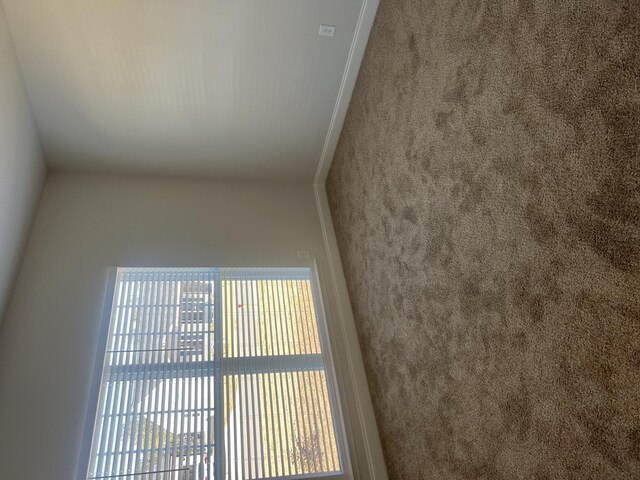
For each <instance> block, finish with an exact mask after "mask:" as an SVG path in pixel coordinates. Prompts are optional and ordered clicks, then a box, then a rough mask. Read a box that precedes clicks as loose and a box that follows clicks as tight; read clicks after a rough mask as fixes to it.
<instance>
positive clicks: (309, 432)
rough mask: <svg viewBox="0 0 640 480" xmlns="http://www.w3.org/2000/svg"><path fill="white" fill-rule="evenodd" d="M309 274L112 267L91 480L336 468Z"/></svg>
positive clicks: (234, 478) (309, 472)
mask: <svg viewBox="0 0 640 480" xmlns="http://www.w3.org/2000/svg"><path fill="white" fill-rule="evenodd" d="M315 296H316V289H315V287H314V282H313V279H312V275H311V270H310V269H309V268H287V269H280V268H268V269H217V268H208V269H193V268H192V269H131V268H123V269H118V273H117V278H116V286H115V292H114V299H113V306H112V312H111V318H110V324H109V331H108V337H107V343H106V351H105V358H104V365H103V369H102V378H101V383H100V395H99V400H98V409H97V415H96V419H95V426H94V430H93V439H92V444H91V456H90V458H89V468H88V472H87V478H88V479H106V478H137V479H138V478H139V479H154V480H160V479H171V480H187V479H188V480H196V479H197V480H202V479H229V480H240V479H262V478H274V477H277V478H313V477H317V476H326V475H328V474H337V473H340V472H342V468H343V467H342V450H343V448H344V447H343V445H342V442H341V438H342V437H341V435H340V433H341V431H340V430H338V425H339V423H338V422H337V418H336V415H335V412H336V408H335V401H336V400H335V392H334V391H333V389H332V385H333V384H332V383H331V381H330V378H331V377H330V370H328V369H327V365H326V363H325V358H326V357H325V355H326V349H325V348H324V346H325V345H326V334H325V330H324V328H321V327H320V325H322V323H320V322H319V315H318V311H317V308H316V302H317V299H316V298H315Z"/></svg>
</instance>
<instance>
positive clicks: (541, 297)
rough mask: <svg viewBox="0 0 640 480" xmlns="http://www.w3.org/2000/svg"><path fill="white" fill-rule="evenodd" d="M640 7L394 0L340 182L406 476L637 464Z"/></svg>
mask: <svg viewBox="0 0 640 480" xmlns="http://www.w3.org/2000/svg"><path fill="white" fill-rule="evenodd" d="M639 12H640V2H634V1H606V0H600V1H595V0H563V1H551V0H544V1H534V0H528V1H517V0H512V1H507V0H502V1H498V0H497V1H471V0H461V1H454V0H434V1H418V0H393V1H391V0H382V2H381V5H380V9H379V13H378V17H377V20H376V23H375V26H374V29H373V32H372V35H371V40H370V42H369V47H368V50H367V53H366V56H365V59H364V63H363V67H362V71H361V73H360V77H359V80H358V84H357V86H356V90H355V93H354V96H353V100H352V104H351V108H350V111H349V114H348V117H347V121H346V124H345V127H344V131H343V133H342V138H341V140H340V144H339V147H338V151H337V153H336V156H335V160H334V164H333V167H332V170H331V173H330V177H329V181H328V185H327V188H328V193H329V197H330V203H331V208H332V213H333V218H334V222H335V226H336V230H337V233H338V242H339V245H340V250H341V255H342V262H343V264H344V267H345V271H346V276H347V283H348V286H349V290H350V294H351V299H352V303H353V308H354V313H355V317H356V323H357V328H358V332H359V336H360V342H361V346H362V349H363V353H364V358H365V364H366V368H367V375H368V381H369V385H370V389H371V394H372V397H373V402H374V407H375V411H376V415H377V419H378V424H379V428H380V434H381V437H382V442H383V446H384V450H385V455H386V461H387V464H388V467H389V472H390V475H391V478H394V479H413V478H425V479H434V480H453V479H492V480H493V479H538V480H542V479H580V480H582V479H602V480H614V479H638V478H640V14H639Z"/></svg>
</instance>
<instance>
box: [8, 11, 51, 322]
mask: <svg viewBox="0 0 640 480" xmlns="http://www.w3.org/2000/svg"><path fill="white" fill-rule="evenodd" d="M44 177H45V166H44V161H43V160H42V157H41V154H40V145H39V142H38V137H37V135H36V130H35V126H34V123H33V120H32V117H31V109H30V107H29V103H28V101H27V97H26V95H25V92H24V87H23V84H22V77H21V75H20V70H19V68H18V64H17V61H16V57H15V54H14V50H13V43H12V40H11V35H10V33H9V29H8V27H7V23H6V20H5V16H4V11H3V9H2V5H0V328H1V327H2V319H3V317H4V312H5V309H6V305H7V301H8V299H9V295H10V293H11V290H12V288H13V283H14V279H15V276H16V272H17V269H18V265H19V263H20V259H21V257H22V251H23V249H24V243H25V240H26V237H27V235H28V232H29V229H30V227H31V223H32V220H33V215H34V212H35V207H36V204H37V201H38V198H39V197H40V192H41V190H42V185H43V181H44Z"/></svg>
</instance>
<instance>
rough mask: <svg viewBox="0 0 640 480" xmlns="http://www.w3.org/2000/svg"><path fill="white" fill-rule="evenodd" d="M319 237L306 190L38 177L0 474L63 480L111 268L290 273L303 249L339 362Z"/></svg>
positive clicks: (3, 402)
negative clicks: (314, 266) (279, 269)
mask: <svg viewBox="0 0 640 480" xmlns="http://www.w3.org/2000/svg"><path fill="white" fill-rule="evenodd" d="M322 235H323V234H322V229H321V225H320V221H319V217H318V211H317V209H316V203H315V198H314V193H313V189H312V188H311V186H284V185H280V186H278V185H273V184H270V185H258V184H229V183H224V184H222V183H210V182H199V181H190V180H167V179H164V180H163V179H147V178H134V177H105V176H81V175H59V174H53V175H50V176H49V180H48V181H47V185H46V187H45V191H44V194H43V198H42V201H41V205H40V210H39V212H38V215H37V218H36V221H35V224H34V227H33V232H32V235H31V238H30V240H29V244H28V247H27V251H26V254H25V257H24V261H23V264H22V268H21V272H20V275H19V277H18V281H17V284H16V289H15V292H14V295H13V297H12V301H11V305H10V307H9V310H8V313H7V318H6V320H5V325H4V329H3V331H2V334H1V336H0V472H1V473H0V476H2V477H3V478H7V479H9V478H11V479H27V478H29V479H31V478H33V479H40V478H47V479H48V480H49V479H50V480H58V479H59V480H63V479H64V480H68V479H71V478H74V476H75V474H76V467H77V462H78V454H79V449H80V444H81V440H82V433H83V426H84V419H85V412H86V407H87V399H88V395H89V387H90V377H91V374H92V368H93V361H94V356H95V350H96V345H97V331H98V324H99V321H100V318H101V309H102V304H103V297H104V291H105V286H106V280H107V270H108V268H109V267H111V266H114V265H124V266H186V267H188V266H295V265H301V263H300V261H299V260H298V259H297V256H296V251H298V250H306V251H309V252H310V253H311V255H312V256H315V257H316V259H317V261H318V267H319V274H320V277H321V279H320V280H321V287H322V289H323V293H324V296H325V308H327V312H328V313H327V317H328V318H327V320H328V323H329V328H330V335H331V336H332V339H333V341H334V348H336V347H335V346H336V345H338V350H339V351H338V352H334V353H335V354H336V355H337V357H338V359H337V361H338V363H342V360H341V359H342V358H343V357H344V355H345V351H344V349H345V348H346V346H344V345H345V344H344V342H343V341H342V340H341V338H340V333H339V332H340V330H339V329H338V328H337V326H336V325H335V318H337V316H336V315H335V310H336V307H335V298H334V295H333V294H332V290H331V288H328V287H327V285H328V284H329V282H328V281H327V280H326V278H327V275H326V274H325V273H324V272H327V271H328V270H329V266H328V263H327V260H326V253H325V247H324V241H323V236H322ZM323 278H324V280H323ZM336 339H337V342H336ZM356 350H357V343H356ZM339 376H340V377H342V376H341V375H340V372H339ZM347 382H348V381H347ZM349 385H351V384H349V383H347V384H343V385H342V393H343V394H344V393H345V392H347V394H346V397H350V396H351V394H350V393H349V392H350V388H352V387H350V386H349ZM343 402H346V403H345V405H346V407H347V408H348V409H349V408H352V407H349V404H350V402H352V400H345V399H344V398H343ZM345 420H346V421H347V422H349V423H353V422H356V423H357V422H358V421H359V417H358V415H357V414H355V413H354V412H353V411H351V413H349V411H346V412H345ZM356 423H353V424H354V425H355V428H354V436H353V439H352V441H351V448H352V452H353V453H355V454H356V455H358V456H359V459H358V460H357V462H356V472H357V470H358V468H359V467H357V465H358V464H360V463H361V460H362V462H367V461H368V460H367V459H366V458H365V457H366V454H365V453H364V449H363V448H362V438H361V437H360V433H359V431H360V430H359V428H358V427H357V425H356ZM368 477H369V476H368V475H363V478H368Z"/></svg>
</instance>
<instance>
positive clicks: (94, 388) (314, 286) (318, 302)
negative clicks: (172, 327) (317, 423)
mask: <svg viewBox="0 0 640 480" xmlns="http://www.w3.org/2000/svg"><path fill="white" fill-rule="evenodd" d="M139 268H149V269H153V268H158V269H165V267H125V266H119V267H111V268H109V269H108V276H107V282H106V290H105V296H104V304H103V309H102V316H101V319H100V322H99V329H98V346H97V349H96V356H95V359H94V367H93V374H92V379H91V387H90V392H89V399H88V402H89V403H88V407H87V414H86V418H85V425H84V432H83V436H82V443H81V448H80V458H79V461H78V470H77V475H76V478H77V479H78V480H86V479H87V478H88V469H89V466H90V464H91V453H92V442H93V435H94V430H95V428H96V426H97V423H98V419H99V416H98V407H99V405H100V396H101V383H102V375H103V371H104V364H105V360H106V351H107V344H108V341H109V333H110V330H111V321H112V312H113V309H114V308H115V305H116V302H117V298H116V287H117V282H118V273H119V270H126V269H139ZM269 268H274V269H279V268H285V269H286V268H293V269H307V270H308V275H309V284H310V289H311V295H312V300H313V307H314V311H315V312H314V313H315V316H316V320H317V326H318V338H319V341H320V345H321V354H315V355H318V356H321V357H322V358H321V359H320V362H321V363H322V364H323V367H324V372H325V376H326V382H327V388H328V392H329V405H330V408H331V414H332V415H333V417H334V421H333V423H334V429H335V432H334V434H335V438H336V443H337V445H336V447H337V451H338V455H339V458H340V462H341V464H342V465H341V467H342V471H341V472H337V473H336V472H327V473H322V472H320V473H313V474H303V475H293V476H286V477H282V478H308V479H315V478H323V479H325V478H326V479H335V480H347V479H352V478H353V469H352V458H351V452H350V442H349V436H350V433H349V432H350V431H349V430H348V429H349V428H350V426H349V425H348V423H347V422H345V418H344V415H343V406H342V403H343V392H342V391H341V389H340V386H339V383H340V382H339V381H338V378H339V377H338V375H337V371H336V359H335V357H334V352H333V349H332V332H331V330H330V328H329V324H328V322H327V317H326V313H325V299H324V298H323V296H322V292H321V288H320V277H319V273H318V267H317V264H316V263H315V261H314V262H313V263H312V264H310V265H303V266H301V265H296V266H291V267H286V266H285V267H282V266H279V267H255V268H251V267H175V268H166V270H174V269H175V270H198V269H206V270H209V271H216V272H217V277H216V280H217V282H220V281H221V280H220V271H223V270H236V269H237V270H246V271H250V270H260V269H269ZM246 279H247V280H252V279H253V278H252V277H247V278H246ZM255 279H260V278H259V277H256V278H255ZM265 279H267V280H268V278H266V277H265ZM217 290H218V291H217V294H218V295H219V289H217ZM214 304H215V305H216V306H215V307H214V309H215V310H216V311H217V312H213V317H214V324H215V321H216V320H215V318H216V316H218V318H220V311H219V310H220V305H221V300H220V299H219V298H218V297H216V299H215V301H214ZM204 309H205V310H206V309H207V307H206V306H205V308H204ZM308 356H309V357H311V356H314V355H313V354H309V355H308ZM288 360H289V361H290V360H291V359H288ZM223 361H224V362H226V363H228V364H234V363H238V364H241V363H243V362H247V361H248V362H249V363H255V360H254V359H251V358H250V357H248V358H247V359H243V358H239V359H224V360H223ZM311 361H313V359H312V360H311ZM316 361H317V360H316ZM220 363H221V362H220ZM276 363H277V362H276ZM234 368H235V369H237V371H238V373H241V372H242V371H246V370H243V368H242V366H241V365H236V366H235V367H234ZM229 371H230V370H229V369H228V367H227V369H225V374H228V372H229ZM264 371H265V372H284V371H292V372H293V371H302V370H295V369H291V370H287V369H278V368H277V367H274V369H269V368H266V367H265V368H264ZM217 375H219V373H218V372H216V376H217ZM222 401H223V400H222V398H220V399H218V400H216V402H219V403H221V402H222ZM218 406H219V405H216V408H217V407H218ZM217 435H218V433H217V432H216V437H217ZM223 463H224V462H223ZM225 476H226V475H225V473H223V478H224V477H225ZM114 478H135V477H130V476H124V475H123V476H122V477H114ZM265 478H280V477H278V476H275V477H265Z"/></svg>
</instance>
